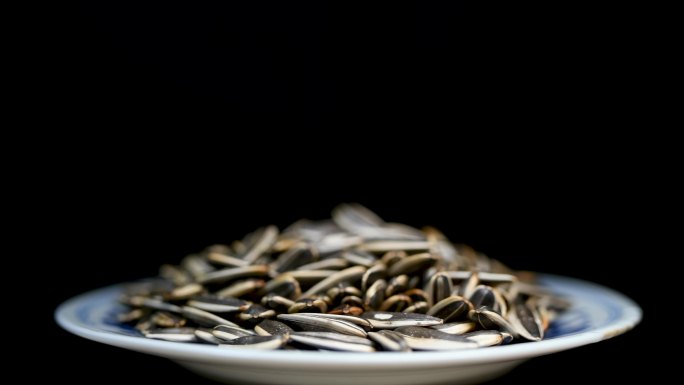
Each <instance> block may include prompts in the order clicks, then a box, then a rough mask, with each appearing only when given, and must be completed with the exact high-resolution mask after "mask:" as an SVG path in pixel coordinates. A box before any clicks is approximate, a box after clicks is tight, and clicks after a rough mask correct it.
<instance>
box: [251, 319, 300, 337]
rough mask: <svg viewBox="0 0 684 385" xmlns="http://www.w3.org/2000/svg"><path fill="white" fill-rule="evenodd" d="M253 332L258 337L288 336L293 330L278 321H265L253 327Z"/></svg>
mask: <svg viewBox="0 0 684 385" xmlns="http://www.w3.org/2000/svg"><path fill="white" fill-rule="evenodd" d="M254 332H256V334H258V335H260V336H273V335H276V336H289V335H290V334H292V333H293V332H294V330H292V328H291V327H289V326H287V325H285V324H284V323H282V322H280V321H276V320H272V319H265V320H263V321H262V322H261V323H259V324H258V325H257V326H255V327H254Z"/></svg>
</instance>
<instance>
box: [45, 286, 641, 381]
mask: <svg viewBox="0 0 684 385" xmlns="http://www.w3.org/2000/svg"><path fill="white" fill-rule="evenodd" d="M538 277H539V282H540V283H541V284H542V285H543V286H545V287H547V288H549V289H550V290H552V291H553V292H555V293H558V294H559V295H562V296H564V297H565V298H566V299H568V300H569V301H570V302H571V303H572V306H571V308H570V309H569V310H568V311H566V312H564V313H563V314H562V315H561V316H560V317H559V318H558V319H557V320H556V321H554V322H553V323H552V324H551V326H550V328H549V330H548V332H547V336H546V337H545V339H544V340H542V341H540V342H529V343H519V344H513V345H505V346H495V347H489V348H482V349H473V350H460V351H458V350H457V351H447V352H444V351H442V352H415V353H394V352H375V353H348V352H317V351H292V350H275V351H253V350H247V349H235V350H233V349H226V348H218V347H216V346H213V345H206V344H194V343H180V342H169V341H161V340H152V339H148V338H144V337H142V336H141V335H140V334H139V333H138V332H137V331H136V330H135V329H133V328H131V327H130V326H126V325H122V324H120V323H119V322H118V321H116V314H117V313H119V312H121V311H123V310H124V307H123V306H122V305H120V304H119V303H118V302H117V298H118V296H119V295H120V293H121V292H122V289H123V286H124V285H123V284H120V285H114V286H109V287H105V288H102V289H98V290H94V291H91V292H88V293H85V294H82V295H79V296H76V297H74V298H72V299H69V300H68V301H66V302H64V303H63V304H62V305H60V306H59V307H58V308H57V310H56V311H55V319H56V321H57V323H58V324H59V325H60V326H62V327H63V328H64V329H66V330H68V331H70V332H72V333H74V334H76V335H79V336H81V337H84V338H87V339H90V340H94V341H98V342H102V343H105V344H109V345H113V346H118V347H122V348H127V349H131V350H135V351H139V352H144V353H149V354H153V355H158V356H162V357H167V358H171V359H176V360H187V361H195V362H206V363H222V362H223V363H225V362H230V363H231V364H239V363H245V364H247V363H251V364H253V363H254V360H268V361H269V365H270V366H279V365H282V366H289V365H292V364H302V363H306V364H313V363H317V364H330V365H335V366H338V367H339V366H344V365H353V366H354V367H355V368H359V367H365V366H374V365H379V364H382V365H390V366H395V365H396V366H402V367H406V366H423V365H425V364H430V365H440V364H445V363H448V364H454V365H460V364H473V363H487V362H501V361H509V360H522V359H527V358H531V357H536V356H540V355H545V354H550V353H554V352H558V351H562V350H567V349H571V348H574V347H578V346H582V345H587V344H591V343H596V342H600V341H603V340H606V339H608V338H612V337H614V336H617V335H620V334H623V333H625V332H627V331H628V330H630V329H632V328H633V327H634V326H635V325H636V324H638V323H639V321H640V320H641V316H642V312H641V309H640V308H639V306H638V305H637V304H636V303H635V302H634V301H632V300H631V299H629V298H627V297H626V296H624V295H622V294H620V293H618V292H616V291H614V290H612V289H608V288H606V287H603V286H600V285H597V284H594V283H590V282H586V281H582V280H578V279H574V278H568V277H562V276H557V275H550V274H539V275H538ZM261 362H263V361H261Z"/></svg>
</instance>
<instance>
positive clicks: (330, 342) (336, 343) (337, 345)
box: [290, 333, 375, 353]
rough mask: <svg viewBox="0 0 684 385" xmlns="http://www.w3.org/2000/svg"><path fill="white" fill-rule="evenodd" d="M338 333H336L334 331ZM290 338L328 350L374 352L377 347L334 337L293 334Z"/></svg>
mask: <svg viewBox="0 0 684 385" xmlns="http://www.w3.org/2000/svg"><path fill="white" fill-rule="evenodd" d="M333 334H336V333H333ZM290 338H291V339H292V340H293V341H295V342H299V343H300V344H304V345H309V346H313V347H316V348H321V349H327V350H337V351H344V352H359V353H370V352H374V351H375V348H373V347H372V346H368V345H365V344H359V343H355V342H347V341H341V340H339V339H333V338H323V337H320V336H310V335H302V334H297V333H295V334H293V335H291V336H290Z"/></svg>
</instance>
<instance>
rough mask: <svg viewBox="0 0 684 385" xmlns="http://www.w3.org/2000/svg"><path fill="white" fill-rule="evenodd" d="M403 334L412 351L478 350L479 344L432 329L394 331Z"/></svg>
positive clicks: (414, 327)
mask: <svg viewBox="0 0 684 385" xmlns="http://www.w3.org/2000/svg"><path fill="white" fill-rule="evenodd" d="M394 331H395V332H396V333H398V334H401V336H402V337H403V338H404V340H405V341H406V343H407V344H408V346H409V347H410V348H411V349H416V350H459V349H472V348H476V347H477V346H478V345H477V343H475V342H473V341H470V340H468V339H467V338H464V337H462V336H457V335H453V334H447V333H443V332H440V331H439V330H435V329H431V328H421V327H417V326H404V327H400V328H397V329H395V330H394Z"/></svg>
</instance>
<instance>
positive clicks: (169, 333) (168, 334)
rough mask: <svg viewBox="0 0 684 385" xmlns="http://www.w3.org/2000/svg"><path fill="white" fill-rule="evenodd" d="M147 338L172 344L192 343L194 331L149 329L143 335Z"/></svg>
mask: <svg viewBox="0 0 684 385" xmlns="http://www.w3.org/2000/svg"><path fill="white" fill-rule="evenodd" d="M143 334H144V335H145V337H147V338H154V339H157V340H164V341H173V342H194V341H196V340H197V337H195V329H193V328H173V329H151V330H149V331H147V332H144V333H143Z"/></svg>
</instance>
